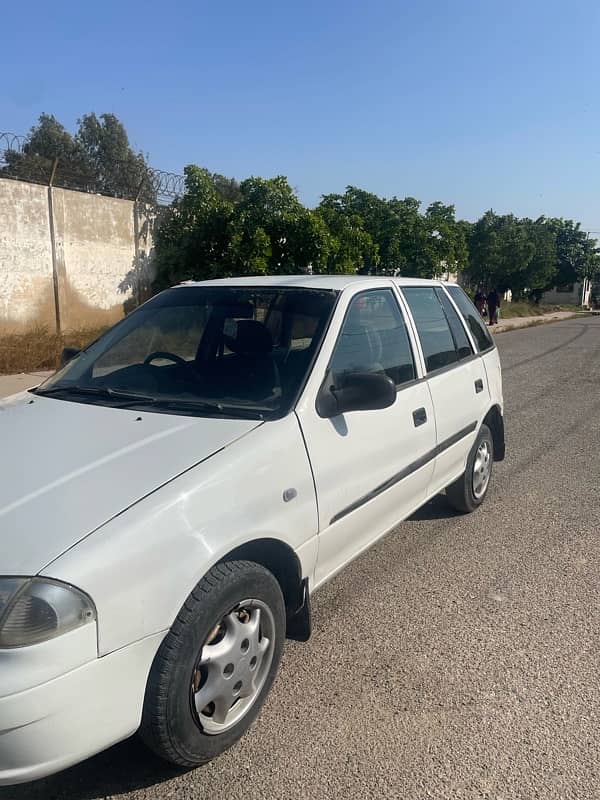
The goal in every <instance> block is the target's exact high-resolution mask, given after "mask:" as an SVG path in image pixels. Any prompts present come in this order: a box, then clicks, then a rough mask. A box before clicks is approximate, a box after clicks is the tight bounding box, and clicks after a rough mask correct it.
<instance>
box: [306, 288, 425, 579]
mask: <svg viewBox="0 0 600 800" xmlns="http://www.w3.org/2000/svg"><path fill="white" fill-rule="evenodd" d="M342 319H343V321H342V323H341V329H340V332H339V335H338V336H337V337H336V336H333V337H332V340H331V341H326V342H325V344H324V348H323V352H322V353H321V357H320V359H319V361H318V362H317V364H316V366H315V369H314V370H313V374H312V376H311V379H310V381H309V383H308V385H307V388H306V391H305V393H304V396H303V399H302V401H301V402H300V404H299V406H298V409H297V413H298V417H299V420H300V424H301V426H302V430H303V433H304V437H305V441H306V446H307V449H308V454H309V457H310V462H311V465H312V469H313V474H314V479H315V486H316V491H317V501H318V509H319V528H320V539H319V555H318V564H317V568H316V574H315V584H316V585H318V584H320V583H322V582H323V581H324V580H326V579H327V578H328V577H330V576H331V575H332V574H333V573H335V572H336V571H337V570H339V569H341V568H342V567H343V566H344V565H345V564H346V563H347V562H348V561H349V560H351V559H352V558H353V557H354V556H356V555H357V554H358V553H359V552H360V551H361V550H363V549H365V548H366V547H367V546H368V545H369V544H370V543H371V542H372V541H373V540H375V539H376V538H377V537H379V536H381V535H382V534H383V533H385V532H386V531H387V530H389V529H390V528H392V527H393V526H394V525H395V524H396V523H397V522H398V521H400V520H401V519H403V518H405V517H406V516H408V515H409V514H410V513H411V512H412V511H413V510H415V509H416V508H418V507H419V506H420V505H421V504H422V503H423V502H424V500H425V497H426V492H427V488H428V486H429V482H430V480H431V477H432V473H433V468H434V461H433V458H432V454H433V453H434V451H435V421H434V417H433V405H432V402H431V396H430V393H429V389H428V387H427V383H426V382H425V381H419V380H418V379H419V378H420V377H421V375H420V374H419V372H418V368H417V360H416V359H415V356H414V352H415V341H414V339H413V338H412V333H411V332H409V329H408V327H407V325H406V323H405V319H404V315H403V313H402V310H401V308H400V305H399V303H398V300H397V298H396V295H395V292H394V290H393V289H392V287H391V286H387V287H386V286H385V285H384V286H382V288H378V289H370V290H367V291H362V292H358V293H356V294H354V295H353V296H351V297H350V298H349V300H348V301H347V303H345V304H338V308H337V310H336V315H335V318H334V320H333V324H332V330H338V326H339V322H338V320H339V321H341V320H342ZM352 371H360V372H365V371H373V372H384V373H385V374H387V375H388V377H390V378H391V379H392V380H393V381H394V383H395V384H396V387H397V395H396V400H395V402H394V404H393V405H392V406H390V407H389V408H385V409H380V410H377V411H353V412H348V413H345V414H343V415H339V416H337V417H334V418H333V419H322V418H321V417H320V416H319V415H318V413H317V411H316V408H315V400H316V396H317V392H318V390H319V387H320V385H321V383H322V381H323V379H324V377H325V375H326V374H327V375H329V376H331V378H332V380H333V381H334V383H335V382H336V380H337V379H339V377H340V376H341V375H343V374H344V373H345V372H352Z"/></svg>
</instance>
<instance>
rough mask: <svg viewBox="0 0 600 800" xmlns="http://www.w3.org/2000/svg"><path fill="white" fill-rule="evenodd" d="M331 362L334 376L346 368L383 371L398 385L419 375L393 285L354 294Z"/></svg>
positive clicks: (351, 370)
mask: <svg viewBox="0 0 600 800" xmlns="http://www.w3.org/2000/svg"><path fill="white" fill-rule="evenodd" d="M329 366H330V369H331V371H332V372H333V375H334V377H335V378H338V377H340V376H341V375H343V374H344V373H346V372H384V373H385V374H386V375H387V376H388V378H391V379H392V380H393V381H394V383H395V384H396V386H400V385H401V384H403V383H406V382H407V381H412V380H414V379H415V378H416V369H415V362H414V358H413V353H412V349H411V346H410V341H409V339H408V333H407V330H406V325H405V322H404V317H403V315H402V311H401V310H400V306H399V305H398V303H397V301H396V298H395V297H394V295H393V293H392V291H391V290H390V289H381V290H376V291H369V292H363V293H362V294H359V295H357V296H356V297H355V298H353V300H352V302H351V303H350V306H349V307H348V311H347V313H346V318H345V319H344V323H343V325H342V329H341V331H340V335H339V338H338V341H337V344H336V346H335V350H334V351H333V355H332V357H331V362H330V365H329Z"/></svg>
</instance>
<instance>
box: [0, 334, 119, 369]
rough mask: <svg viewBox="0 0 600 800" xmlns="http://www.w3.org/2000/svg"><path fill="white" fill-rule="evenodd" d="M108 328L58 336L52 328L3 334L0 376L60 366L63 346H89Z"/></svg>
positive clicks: (0, 340) (0, 353)
mask: <svg viewBox="0 0 600 800" xmlns="http://www.w3.org/2000/svg"><path fill="white" fill-rule="evenodd" d="M105 330H106V328H86V329H81V330H75V331H69V332H68V333H63V334H61V335H58V334H57V333H52V332H50V331H49V330H48V328H35V329H33V330H30V331H27V332H24V333H0V375H3V374H4V375H10V374H12V373H16V372H37V371H38V370H44V369H56V367H57V366H58V363H59V360H60V354H61V352H62V349H63V347H85V346H86V345H88V344H89V343H90V342H92V341H93V340H94V339H95V338H96V337H97V336H99V335H100V334H101V333H102V332H103V331H105Z"/></svg>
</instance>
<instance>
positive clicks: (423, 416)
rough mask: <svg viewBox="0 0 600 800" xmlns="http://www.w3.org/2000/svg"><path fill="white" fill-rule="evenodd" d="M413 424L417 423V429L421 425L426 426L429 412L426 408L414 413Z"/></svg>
mask: <svg viewBox="0 0 600 800" xmlns="http://www.w3.org/2000/svg"><path fill="white" fill-rule="evenodd" d="M413 422H414V423H415V428H418V427H419V425H425V423H426V422H427V412H426V411H425V409H424V408H417V410H416V411H413Z"/></svg>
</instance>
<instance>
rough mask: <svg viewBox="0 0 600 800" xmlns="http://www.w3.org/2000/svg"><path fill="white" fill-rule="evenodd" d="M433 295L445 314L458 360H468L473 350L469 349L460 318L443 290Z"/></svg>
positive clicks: (438, 290)
mask: <svg viewBox="0 0 600 800" xmlns="http://www.w3.org/2000/svg"><path fill="white" fill-rule="evenodd" d="M435 293H436V295H437V298H438V300H439V301H440V303H441V304H442V308H443V309H444V313H445V314H446V319H447V320H448V324H449V325H450V330H451V331H452V338H453V339H454V344H455V345H456V351H457V353H458V357H459V359H463V358H469V356H472V355H473V348H472V347H471V343H470V342H469V337H468V336H467V332H466V331H465V326H464V325H463V322H462V320H461V318H460V317H459V316H458V314H457V312H456V309H455V308H454V306H453V305H452V303H451V302H450V300H448V295H447V294H446V292H445V291H444V290H443V289H436V290H435Z"/></svg>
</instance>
